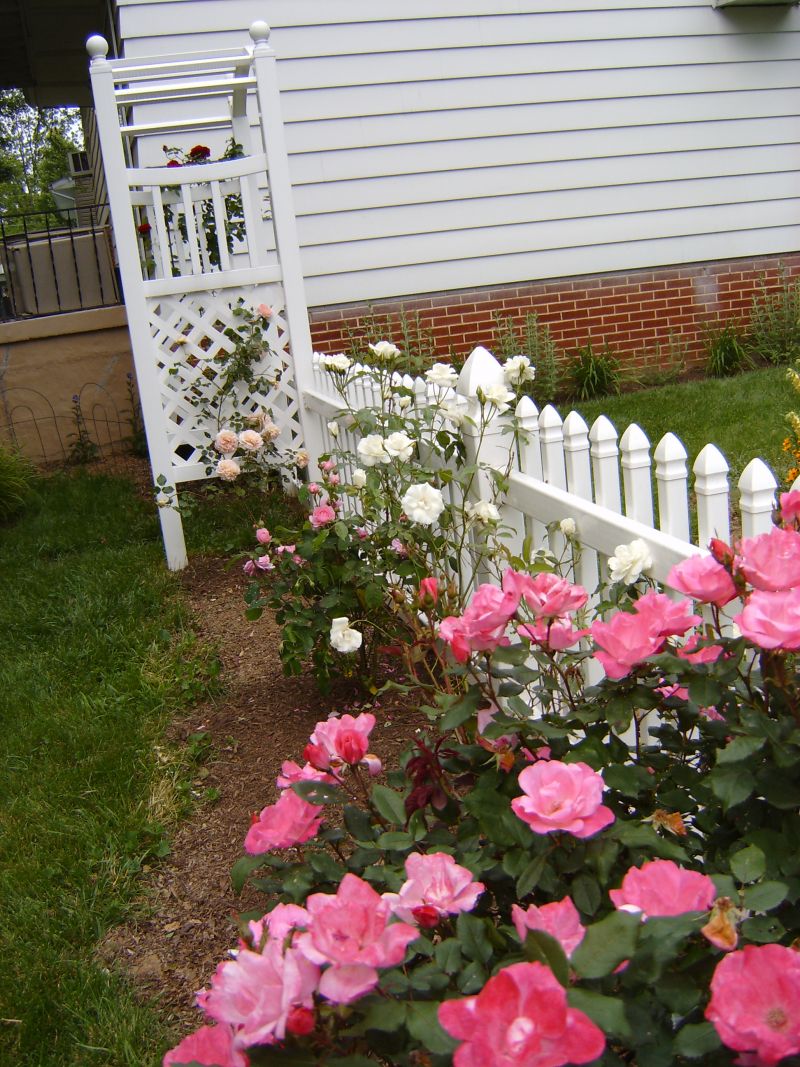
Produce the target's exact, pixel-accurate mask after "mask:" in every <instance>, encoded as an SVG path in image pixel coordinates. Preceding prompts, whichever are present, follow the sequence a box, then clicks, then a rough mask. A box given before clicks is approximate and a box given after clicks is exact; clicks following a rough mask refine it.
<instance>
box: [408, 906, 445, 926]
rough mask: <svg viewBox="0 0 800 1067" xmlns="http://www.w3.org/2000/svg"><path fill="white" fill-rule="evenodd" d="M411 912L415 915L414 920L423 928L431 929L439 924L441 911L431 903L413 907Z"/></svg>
mask: <svg viewBox="0 0 800 1067" xmlns="http://www.w3.org/2000/svg"><path fill="white" fill-rule="evenodd" d="M411 914H412V915H413V916H414V922H416V924H417V925H418V926H421V927H422V929H423V930H431V929H433V927H434V926H438V925H439V912H438V911H437V909H436V908H433V907H431V905H430V904H420V906H419V907H418V908H412V909H411Z"/></svg>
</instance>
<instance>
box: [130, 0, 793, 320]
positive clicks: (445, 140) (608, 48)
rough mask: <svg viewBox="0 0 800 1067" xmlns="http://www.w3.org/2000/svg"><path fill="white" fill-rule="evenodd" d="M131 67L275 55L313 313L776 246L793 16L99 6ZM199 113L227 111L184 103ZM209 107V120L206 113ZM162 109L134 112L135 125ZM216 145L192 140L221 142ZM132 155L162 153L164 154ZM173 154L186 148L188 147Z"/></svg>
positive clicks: (189, 2) (353, 0)
mask: <svg viewBox="0 0 800 1067" xmlns="http://www.w3.org/2000/svg"><path fill="white" fill-rule="evenodd" d="M118 7H119V9H120V24H121V32H122V37H123V39H124V41H125V53H126V55H128V56H144V55H152V54H166V53H173V52H185V51H192V50H199V49H209V48H217V47H224V48H229V47H231V46H236V45H239V44H242V45H243V44H244V43H246V42H247V41H248V38H247V34H246V28H247V26H248V25H249V23H250V22H251V21H252V20H253V19H255V18H263V17H266V18H267V19H268V21H270V22H271V25H272V26H273V35H272V39H271V43H272V45H273V47H274V48H275V50H276V53H277V54H278V56H279V59H280V62H279V77H280V82H281V89H282V103H283V111H284V118H285V121H286V124H287V143H288V146H289V151H290V166H291V172H292V179H293V182H294V185H295V194H296V206H297V212H298V218H299V228H300V234H301V242H302V244H303V265H304V270H305V273H306V276H307V279H308V292H309V299H310V301H311V303H313V304H327V303H338V302H343V301H355V300H365V299H377V298H380V297H384V296H387V297H393V296H404V295H411V294H413V293H417V292H425V291H438V290H442V289H448V288H459V287H472V286H482V285H487V286H488V285H492V284H500V283H503V282H514V281H524V280H528V279H534V278H542V277H554V276H562V275H569V274H578V273H580V274H584V273H587V272H591V271H604V270H618V269H626V268H631V269H633V268H635V267H644V266H656V265H662V264H667V263H680V262H690V261H697V260H704V259H714V258H728V257H735V256H745V255H760V254H766V253H769V252H788V251H792V250H794V249H796V247H797V245H798V230H799V229H800V201H799V200H798V195H800V122H799V121H798V119H797V114H798V110H800V107H799V106H798V105H800V62H798V61H800V13H798V11H797V10H796V9H794V8H788V7H776V8H768V7H767V8H759V9H756V8H752V9H747V8H744V9H737V10H736V11H735V12H733V13H731V12H730V11H728V12H724V11H720V10H713V9H712V8H711V6H710V3H709V2H708V0H672V2H666V0H598V2H596V3H589V2H588V0H584V2H583V3H580V2H575V0H527V2H525V0H493V2H492V3H491V4H489V3H487V2H486V0H403V2H402V3H401V2H400V0H384V2H383V3H381V4H378V5H376V4H374V2H368V0H118ZM196 109H197V110H196V114H197V115H216V114H220V113H221V112H222V111H224V101H215V102H212V103H209V102H206V103H204V104H202V105H200V104H199V103H198V104H197V105H196ZM203 109H205V110H203ZM174 114H176V109H175V107H174V105H171V106H169V107H167V108H164V106H163V105H162V106H161V107H157V106H153V107H150V108H148V109H143V108H139V109H137V116H136V117H137V121H142V120H153V119H155V118H158V117H168V116H170V115H174ZM217 136H218V135H215V134H211V133H209V134H208V135H207V136H203V135H202V131H196V132H195V133H194V134H193V135H192V143H196V141H198V140H200V141H202V142H203V143H208V144H210V145H211V146H212V147H214V148H218V147H220V145H219V144H217V140H215V138H216V137H217ZM164 140H166V141H167V142H168V143H169V138H164V139H162V138H158V137H155V138H151V139H149V141H147V142H145V143H144V144H143V145H142V153H143V158H146V157H150V158H151V159H152V160H153V161H155V160H157V159H158V158H159V156H160V152H161V143H163V141H164ZM184 147H186V148H188V147H190V145H189V143H188V142H187V144H186V145H185V146H184Z"/></svg>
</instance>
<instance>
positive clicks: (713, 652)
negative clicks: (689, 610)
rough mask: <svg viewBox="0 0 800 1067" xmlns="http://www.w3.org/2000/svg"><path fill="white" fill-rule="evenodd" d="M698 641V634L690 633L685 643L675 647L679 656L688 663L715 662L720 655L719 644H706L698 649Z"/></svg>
mask: <svg viewBox="0 0 800 1067" xmlns="http://www.w3.org/2000/svg"><path fill="white" fill-rule="evenodd" d="M699 642H700V636H699V634H691V635H690V636H689V637H688V639H687V641H686V644H685V645H683V646H682V647H681V648H679V649H677V653H678V655H679V656H680V658H681V659H685V660H686V661H687V662H688V663H716V662H717V660H718V659H719V657H720V656H721V655H722V648H721V647H720V645H707V646H706V647H705V648H700V649H698V648H697V646H698V644H699Z"/></svg>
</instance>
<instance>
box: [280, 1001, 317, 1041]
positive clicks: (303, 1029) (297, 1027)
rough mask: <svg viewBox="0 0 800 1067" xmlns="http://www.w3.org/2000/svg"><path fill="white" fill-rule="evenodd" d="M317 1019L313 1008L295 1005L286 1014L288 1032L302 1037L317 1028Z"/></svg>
mask: <svg viewBox="0 0 800 1067" xmlns="http://www.w3.org/2000/svg"><path fill="white" fill-rule="evenodd" d="M316 1025H317V1021H316V1019H315V1018H314V1012H313V1011H312V1010H311V1008H300V1007H294V1008H292V1010H291V1011H290V1012H289V1014H288V1015H287V1016H286V1032H287V1033H288V1034H295V1035H297V1036H298V1037H302V1036H304V1035H305V1034H310V1033H311V1032H312V1031H313V1030H315V1029H316Z"/></svg>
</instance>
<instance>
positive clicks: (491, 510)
mask: <svg viewBox="0 0 800 1067" xmlns="http://www.w3.org/2000/svg"><path fill="white" fill-rule="evenodd" d="M464 510H465V511H466V513H467V516H468V517H469V518H470V519H473V520H474V521H475V522H483V523H487V524H488V523H491V522H499V521H500V512H499V511H498V510H497V508H496V507H495V505H494V504H493V503H492V502H491V501H490V500H476V501H475V502H474V503H473V502H472V501H471V500H470V501H467V504H466V506H465V508H464Z"/></svg>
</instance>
